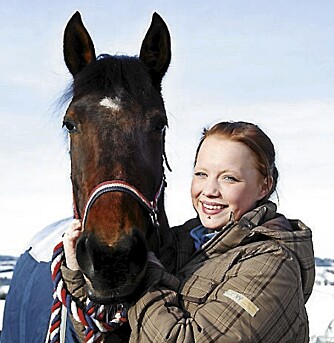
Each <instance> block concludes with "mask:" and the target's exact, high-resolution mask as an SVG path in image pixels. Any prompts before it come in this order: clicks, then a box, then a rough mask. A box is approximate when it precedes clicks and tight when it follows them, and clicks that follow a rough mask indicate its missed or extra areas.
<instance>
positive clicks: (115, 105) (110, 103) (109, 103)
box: [100, 96, 121, 111]
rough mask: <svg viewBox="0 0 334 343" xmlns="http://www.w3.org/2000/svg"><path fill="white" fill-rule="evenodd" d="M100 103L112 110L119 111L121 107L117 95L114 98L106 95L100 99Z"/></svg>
mask: <svg viewBox="0 0 334 343" xmlns="http://www.w3.org/2000/svg"><path fill="white" fill-rule="evenodd" d="M100 105H101V106H104V107H107V108H110V109H111V110H114V111H119V110H120V109H121V99H120V98H118V97H116V98H115V99H111V98H109V97H107V96H106V97H105V98H103V99H102V100H101V101H100Z"/></svg>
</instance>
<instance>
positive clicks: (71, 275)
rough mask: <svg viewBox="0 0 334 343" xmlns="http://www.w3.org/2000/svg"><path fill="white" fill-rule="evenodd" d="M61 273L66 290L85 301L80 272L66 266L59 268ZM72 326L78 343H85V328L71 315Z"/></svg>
mask: <svg viewBox="0 0 334 343" xmlns="http://www.w3.org/2000/svg"><path fill="white" fill-rule="evenodd" d="M61 272H62V275H63V280H64V281H65V285H66V288H67V290H68V291H69V292H70V293H71V294H72V296H74V297H75V298H77V299H78V300H80V301H81V302H82V303H84V302H85V301H86V299H87V296H86V292H85V290H84V285H85V279H84V277H83V275H82V273H81V271H80V270H71V269H69V268H67V267H66V266H64V265H62V266H61ZM69 316H70V319H71V322H72V325H73V327H74V330H75V332H76V334H77V335H78V337H79V339H80V342H85V327H84V326H83V324H81V323H80V322H78V321H76V320H75V319H74V317H73V316H72V315H69Z"/></svg>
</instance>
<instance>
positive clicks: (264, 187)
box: [258, 176, 273, 200]
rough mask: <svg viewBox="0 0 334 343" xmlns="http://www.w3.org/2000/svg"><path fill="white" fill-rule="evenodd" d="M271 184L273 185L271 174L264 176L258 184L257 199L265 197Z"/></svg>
mask: <svg viewBox="0 0 334 343" xmlns="http://www.w3.org/2000/svg"><path fill="white" fill-rule="evenodd" d="M272 186H273V177H272V176H267V177H265V178H264V179H263V180H262V181H261V184H260V191H259V195H258V200H261V199H263V198H265V197H266V196H267V195H268V194H269V192H270V190H271V188H272Z"/></svg>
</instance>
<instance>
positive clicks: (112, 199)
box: [63, 12, 171, 304]
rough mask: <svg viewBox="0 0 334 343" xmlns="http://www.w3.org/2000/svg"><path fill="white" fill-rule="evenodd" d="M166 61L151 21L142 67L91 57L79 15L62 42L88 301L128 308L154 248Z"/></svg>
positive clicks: (163, 39) (157, 24)
mask: <svg viewBox="0 0 334 343" xmlns="http://www.w3.org/2000/svg"><path fill="white" fill-rule="evenodd" d="M170 58H171V48H170V35H169V32H168V28H167V26H166V24H165V23H164V21H163V20H162V18H161V17H160V16H159V15H158V14H156V13H154V14H153V17H152V22H151V25H150V27H149V29H148V31H147V33H146V35H145V38H144V40H143V42H142V45H141V49H140V54H139V57H129V56H110V55H102V56H99V57H96V54H95V49H94V44H93V41H92V39H91V37H90V35H89V33H88V31H87V30H86V28H85V26H84V25H83V23H82V20H81V16H80V14H79V13H78V12H77V13H75V14H74V15H73V17H72V18H71V19H70V20H69V22H68V24H67V26H66V28H65V32H64V59H65V63H66V66H67V68H68V70H69V71H70V73H71V74H72V76H73V83H72V87H71V97H72V99H71V102H70V105H69V107H68V108H67V111H66V114H65V116H64V119H63V125H64V127H65V128H66V129H67V131H68V133H69V137H70V138H69V140H70V145H69V146H70V157H71V181H72V185H73V198H74V207H75V209H76V211H75V212H76V213H77V216H78V217H79V218H81V219H82V221H83V223H82V225H83V234H82V235H81V237H80V238H79V240H78V242H77V247H76V253H77V259H78V263H79V266H80V268H81V270H82V272H83V274H84V276H85V279H86V281H87V292H88V295H89V297H90V298H91V299H92V300H93V301H95V302H97V303H105V304H108V303H115V302H117V301H124V299H125V300H126V299H129V298H131V296H132V295H133V293H134V292H135V290H136V289H137V287H138V285H139V283H140V281H141V279H142V277H143V275H144V273H145V270H146V266H147V257H148V251H149V250H156V249H158V247H159V233H157V226H158V225H159V224H160V226H161V227H162V228H164V227H167V226H168V223H167V219H166V215H165V212H164V208H163V192H164V183H165V180H164V166H163V165H164V156H165V154H164V138H165V130H166V127H167V116H166V111H165V107H164V102H163V99H162V95H161V81H162V78H163V76H164V74H165V73H166V71H167V69H168V66H169V63H170Z"/></svg>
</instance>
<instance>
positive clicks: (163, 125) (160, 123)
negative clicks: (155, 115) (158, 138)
mask: <svg viewBox="0 0 334 343" xmlns="http://www.w3.org/2000/svg"><path fill="white" fill-rule="evenodd" d="M166 126H167V123H166V121H165V120H159V121H158V122H157V123H156V124H155V127H154V131H159V132H161V131H163V130H164V129H165V128H166Z"/></svg>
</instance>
